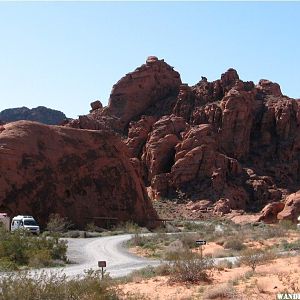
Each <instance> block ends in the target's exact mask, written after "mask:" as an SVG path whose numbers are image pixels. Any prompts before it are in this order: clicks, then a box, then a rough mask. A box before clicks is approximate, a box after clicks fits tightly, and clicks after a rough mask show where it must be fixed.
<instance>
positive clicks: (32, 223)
mask: <svg viewBox="0 0 300 300" xmlns="http://www.w3.org/2000/svg"><path fill="white" fill-rule="evenodd" d="M24 225H29V226H37V224H36V222H35V221H34V220H24Z"/></svg>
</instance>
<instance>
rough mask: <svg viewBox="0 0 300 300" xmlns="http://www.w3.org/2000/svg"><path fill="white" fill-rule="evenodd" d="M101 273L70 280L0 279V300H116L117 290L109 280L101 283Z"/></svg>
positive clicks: (25, 276)
mask: <svg viewBox="0 0 300 300" xmlns="http://www.w3.org/2000/svg"><path fill="white" fill-rule="evenodd" d="M100 276H101V275H100V273H99V272H97V271H95V272H88V273H86V274H85V275H84V276H83V277H82V278H79V277H76V278H74V279H71V280H70V279H69V278H67V277H66V276H65V275H63V274H54V273H53V274H50V275H49V274H46V273H45V272H42V273H41V274H34V275H32V274H29V273H24V272H20V273H16V274H8V275H6V276H2V277H0V291H1V294H0V299H5V300H18V299H22V300H32V299H47V300H52V299H53V300H56V299H62V300H64V299H72V300H79V299H80V300H100V299H101V300H103V299H111V300H113V299H118V296H117V289H116V287H114V285H113V284H112V283H111V280H110V279H109V278H105V279H104V280H101V279H100Z"/></svg>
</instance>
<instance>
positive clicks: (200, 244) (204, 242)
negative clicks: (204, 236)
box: [196, 240, 206, 259]
mask: <svg viewBox="0 0 300 300" xmlns="http://www.w3.org/2000/svg"><path fill="white" fill-rule="evenodd" d="M196 245H198V246H199V247H200V257H201V259H202V256H203V254H202V252H203V250H202V246H204V245H206V241H204V240H198V241H196Z"/></svg>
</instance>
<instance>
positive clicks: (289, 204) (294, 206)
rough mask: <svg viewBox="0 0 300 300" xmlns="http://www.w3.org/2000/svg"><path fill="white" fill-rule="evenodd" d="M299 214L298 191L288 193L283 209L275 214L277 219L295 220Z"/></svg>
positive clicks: (299, 196) (299, 192) (299, 197)
mask: <svg viewBox="0 0 300 300" xmlns="http://www.w3.org/2000/svg"><path fill="white" fill-rule="evenodd" d="M299 216H300V191H298V192H296V193H293V194H291V195H289V196H288V197H287V198H286V200H285V203H284V208H283V210H282V211H281V212H280V213H279V214H278V215H277V219H278V220H291V221H293V222H297V219H298V217H299Z"/></svg>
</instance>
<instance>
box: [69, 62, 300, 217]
mask: <svg viewBox="0 0 300 300" xmlns="http://www.w3.org/2000/svg"><path fill="white" fill-rule="evenodd" d="M74 122H75V123H74V125H76V126H77V128H89V129H96V130H97V129H101V128H111V129H113V130H114V131H117V132H118V133H120V134H121V135H123V137H124V140H125V142H126V144H127V146H128V147H129V150H130V151H129V153H130V156H131V158H132V159H135V160H134V162H135V166H137V168H138V170H140V174H141V176H142V178H143V181H144V183H145V185H146V186H147V191H148V194H149V195H150V197H151V198H153V199H155V198H162V197H167V198H173V199H181V200H182V199H183V200H186V201H190V200H191V201H199V200H201V199H208V200H209V201H211V202H212V203H216V202H217V204H216V205H215V206H214V207H215V213H219V212H220V213H224V212H225V211H231V210H240V209H243V210H246V211H254V212H258V211H260V210H261V209H262V208H263V207H265V206H266V205H267V204H268V203H270V202H280V201H281V200H284V199H285V196H286V195H288V194H290V193H291V192H294V191H296V190H299V189H300V131H299V128H300V104H299V100H295V99H291V98H289V97H287V96H284V95H283V94H282V92H281V89H280V86H279V85H278V84H277V83H273V82H271V81H268V80H265V79H262V80H260V81H259V82H258V84H256V85H255V84H254V83H253V82H252V81H246V82H245V81H242V80H241V79H240V78H239V75H238V73H237V71H236V70H234V69H229V70H227V71H226V72H225V73H223V74H222V75H221V78H220V79H218V80H215V81H213V82H209V81H208V80H207V78H205V77H202V79H201V80H200V81H199V82H198V83H197V84H196V85H194V86H188V85H187V84H182V83H181V80H180V76H179V74H178V73H177V72H176V71H174V70H173V69H172V68H171V67H170V66H169V65H167V64H166V63H165V62H164V61H162V60H159V59H158V58H157V57H149V58H148V59H147V61H146V64H144V65H142V66H141V67H140V68H137V69H136V70H135V71H134V72H132V73H129V74H127V75H126V76H125V77H123V78H122V79H121V80H120V81H119V82H118V83H117V84H116V85H115V86H114V87H113V90H112V93H111V96H110V102H109V105H108V106H107V107H104V108H101V109H97V110H95V111H93V112H92V113H91V114H89V115H88V116H85V117H84V116H82V117H81V118H79V120H76V121H74ZM76 122H77V123H76ZM76 126H74V127H76ZM224 199H226V200H224ZM223 208H224V209H223ZM222 210H223V211H224V212H221V211H222Z"/></svg>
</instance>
